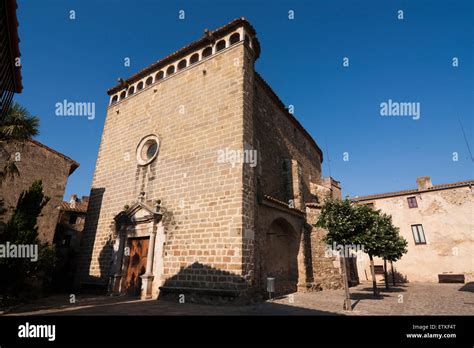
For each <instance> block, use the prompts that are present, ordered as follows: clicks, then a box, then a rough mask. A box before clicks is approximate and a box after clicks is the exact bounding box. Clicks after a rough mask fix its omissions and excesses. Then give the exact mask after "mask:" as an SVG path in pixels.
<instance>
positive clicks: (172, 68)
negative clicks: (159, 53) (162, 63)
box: [166, 65, 174, 76]
mask: <svg viewBox="0 0 474 348" xmlns="http://www.w3.org/2000/svg"><path fill="white" fill-rule="evenodd" d="M173 74H174V65H170V66H169V67H168V69H166V76H170V75H173Z"/></svg>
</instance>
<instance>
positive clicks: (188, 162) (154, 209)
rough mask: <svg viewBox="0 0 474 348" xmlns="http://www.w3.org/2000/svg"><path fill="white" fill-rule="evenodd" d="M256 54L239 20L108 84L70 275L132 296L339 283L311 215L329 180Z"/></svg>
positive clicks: (331, 190) (333, 186)
mask: <svg viewBox="0 0 474 348" xmlns="http://www.w3.org/2000/svg"><path fill="white" fill-rule="evenodd" d="M259 54H260V44H259V41H258V39H257V38H256V33H255V30H254V28H253V27H252V26H251V25H250V24H249V23H248V22H247V21H246V20H245V19H237V20H235V21H233V22H231V23H229V24H227V25H225V26H224V27H221V28H219V29H217V30H214V31H207V30H206V31H205V35H204V37H203V38H201V39H199V40H197V41H195V42H192V43H191V44H189V45H187V46H186V47H184V48H183V49H180V50H179V51H177V52H174V53H172V54H170V55H169V56H167V57H165V58H163V59H161V60H159V61H158V62H156V63H154V64H152V65H150V66H149V67H147V68H145V69H143V70H141V71H139V72H138V73H136V74H135V75H133V76H131V77H130V78H128V79H126V80H123V79H122V80H120V84H119V85H117V86H115V87H113V88H112V89H110V90H109V91H108V93H109V95H110V105H109V107H108V109H107V118H106V121H105V126H104V131H103V135H102V141H101V145H100V150H99V155H98V159H97V164H96V169H95V173H94V179H93V184H92V190H91V194H90V203H89V209H88V215H87V220H86V226H85V230H84V237H83V249H82V257H81V260H80V265H79V272H78V279H77V283H78V285H82V286H91V285H93V284H96V285H101V286H106V285H108V286H109V289H110V291H111V292H112V293H115V294H123V293H129V294H134V295H137V296H138V295H140V296H141V297H142V298H150V297H152V298H155V297H157V296H158V295H160V296H161V295H173V294H188V293H192V294H198V295H202V296H206V295H210V296H224V297H225V296H228V297H236V296H240V295H248V296H254V295H256V294H257V293H258V294H264V295H265V294H266V293H267V289H268V288H267V282H269V283H268V285H270V286H272V282H271V280H270V281H268V280H267V278H273V279H274V289H273V292H274V293H277V294H278V293H280V294H281V293H289V292H293V291H296V290H297V289H301V290H308V289H309V290H310V289H315V288H316V289H320V288H324V287H338V286H340V281H341V279H340V278H341V276H340V274H339V273H338V265H335V264H334V260H332V259H323V257H324V246H322V245H320V244H319V241H318V240H317V238H316V236H321V235H322V232H321V231H319V232H318V231H313V227H312V226H311V224H312V223H315V221H316V220H315V219H316V217H317V214H318V212H319V209H320V203H321V202H322V199H323V196H324V195H336V196H337V195H338V194H339V195H340V187H339V184H338V183H337V182H336V181H334V180H330V179H328V180H323V179H322V178H321V162H322V160H323V154H322V151H321V149H320V148H319V147H318V145H317V144H316V142H315V141H314V140H313V138H312V137H311V136H310V135H309V133H308V132H307V131H306V130H305V129H304V128H303V126H302V125H301V124H300V123H299V122H298V120H297V119H296V118H295V117H294V116H293V115H292V114H291V113H290V112H289V110H288V109H287V108H286V107H285V105H284V104H283V103H282V102H281V100H280V99H279V98H278V96H277V95H276V94H275V93H274V92H273V90H272V89H271V87H270V86H269V85H268V84H267V83H266V82H265V81H264V80H263V78H262V77H261V76H260V75H259V74H258V73H257V72H256V71H255V69H254V62H255V60H256V59H257V58H258V57H259ZM313 232H314V233H313ZM318 262H321V263H322V264H324V267H320V266H319V264H318Z"/></svg>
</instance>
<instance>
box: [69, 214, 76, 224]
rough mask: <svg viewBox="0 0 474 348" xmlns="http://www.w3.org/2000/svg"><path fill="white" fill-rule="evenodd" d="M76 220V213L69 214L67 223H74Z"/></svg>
mask: <svg viewBox="0 0 474 348" xmlns="http://www.w3.org/2000/svg"><path fill="white" fill-rule="evenodd" d="M76 222H77V215H76V214H71V216H70V217H69V223H70V224H71V225H75V224H76Z"/></svg>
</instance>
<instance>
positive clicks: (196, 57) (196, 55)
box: [189, 53, 199, 64]
mask: <svg viewBox="0 0 474 348" xmlns="http://www.w3.org/2000/svg"><path fill="white" fill-rule="evenodd" d="M197 61H199V53H194V54H193V55H192V56H191V58H189V64H194V63H196V62H197Z"/></svg>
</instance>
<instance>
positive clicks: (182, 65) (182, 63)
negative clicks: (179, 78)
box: [178, 59, 188, 70]
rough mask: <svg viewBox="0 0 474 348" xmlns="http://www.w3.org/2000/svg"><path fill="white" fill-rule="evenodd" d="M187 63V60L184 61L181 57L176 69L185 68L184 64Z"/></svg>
mask: <svg viewBox="0 0 474 348" xmlns="http://www.w3.org/2000/svg"><path fill="white" fill-rule="evenodd" d="M187 64H188V62H186V59H183V60H182V61H180V62H179V63H178V70H181V69H184V68H186V65H187Z"/></svg>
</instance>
